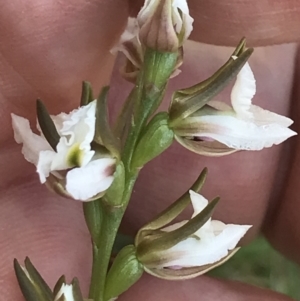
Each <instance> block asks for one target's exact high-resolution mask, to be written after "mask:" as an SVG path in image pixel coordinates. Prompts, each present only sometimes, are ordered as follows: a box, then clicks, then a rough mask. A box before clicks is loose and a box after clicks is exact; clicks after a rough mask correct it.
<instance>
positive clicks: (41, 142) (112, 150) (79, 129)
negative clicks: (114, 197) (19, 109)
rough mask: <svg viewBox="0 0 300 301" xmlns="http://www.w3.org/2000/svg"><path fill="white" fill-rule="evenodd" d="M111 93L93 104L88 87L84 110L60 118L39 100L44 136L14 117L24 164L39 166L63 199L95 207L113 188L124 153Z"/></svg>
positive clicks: (41, 179) (82, 102) (82, 101)
mask: <svg viewBox="0 0 300 301" xmlns="http://www.w3.org/2000/svg"><path fill="white" fill-rule="evenodd" d="M107 91H108V88H104V89H103V90H102V93H101V94H100V96H99V97H98V99H95V100H94V99H93V96H92V91H91V88H90V85H89V84H88V83H84V85H83V92H82V98H81V106H80V107H79V109H77V110H74V111H72V112H70V113H69V114H65V113H61V114H59V115H56V116H51V115H49V113H48V111H47V109H46V107H45V106H44V104H43V103H42V102H41V101H39V100H38V101H37V118H38V125H37V128H38V130H39V132H40V134H39V135H37V134H35V133H33V132H32V131H31V129H30V125H29V121H28V120H27V119H25V118H23V117H20V116H17V115H15V114H12V123H13V129H14V135H15V140H16V141H17V142H18V143H22V144H23V148H22V153H23V155H24V157H25V159H26V160H27V161H29V162H31V163H33V164H34V165H35V166H36V168H37V172H38V174H39V177H40V181H41V183H46V184H47V186H48V187H49V188H50V189H51V190H53V191H55V192H56V193H58V194H60V195H62V196H65V197H68V198H73V199H76V200H81V201H91V200H94V199H96V198H99V197H100V196H101V195H103V193H104V192H105V191H106V190H107V189H108V188H109V187H110V185H111V184H112V182H113V179H114V176H113V175H114V172H115V168H116V163H117V160H118V158H119V151H118V143H117V141H116V139H115V138H114V136H113V134H112V132H111V130H110V127H109V124H108V118H107V110H106V94H107Z"/></svg>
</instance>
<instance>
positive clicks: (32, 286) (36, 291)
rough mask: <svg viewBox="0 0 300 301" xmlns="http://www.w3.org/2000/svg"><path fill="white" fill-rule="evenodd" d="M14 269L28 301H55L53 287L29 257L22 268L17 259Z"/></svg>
mask: <svg viewBox="0 0 300 301" xmlns="http://www.w3.org/2000/svg"><path fill="white" fill-rule="evenodd" d="M14 269H15V273H16V276H17V280H18V283H19V286H20V288H21V291H22V293H23V296H24V298H25V299H26V301H53V294H52V291H51V289H50V288H49V286H48V285H47V283H46V282H45V281H44V279H43V278H42V277H41V275H40V274H39V272H38V271H37V270H36V268H35V267H34V266H33V264H32V263H31V262H30V260H29V258H28V257H26V259H25V267H24V268H22V267H21V266H20V264H19V263H18V261H17V260H16V259H15V260H14Z"/></svg>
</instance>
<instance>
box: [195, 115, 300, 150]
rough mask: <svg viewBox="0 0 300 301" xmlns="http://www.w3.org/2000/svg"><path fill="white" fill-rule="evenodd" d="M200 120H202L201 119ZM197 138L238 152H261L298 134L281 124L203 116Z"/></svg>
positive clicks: (230, 117)
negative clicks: (208, 140)
mask: <svg viewBox="0 0 300 301" xmlns="http://www.w3.org/2000/svg"><path fill="white" fill-rule="evenodd" d="M199 120H200V118H199ZM201 123H202V126H199V131H198V133H194V136H195V137H199V138H200V139H201V137H209V138H212V139H214V140H217V141H219V142H221V143H223V144H225V145H227V146H228V147H230V148H233V149H238V150H261V149H263V148H265V147H271V146H273V145H274V144H275V145H277V144H280V143H282V142H283V141H285V140H286V139H288V138H289V137H292V136H294V135H296V133H295V132H294V131H292V130H290V129H289V128H286V127H283V126H281V125H280V124H275V123H270V124H263V125H259V124H258V125H257V124H256V123H255V120H242V119H238V118H236V117H233V116H202V117H201Z"/></svg>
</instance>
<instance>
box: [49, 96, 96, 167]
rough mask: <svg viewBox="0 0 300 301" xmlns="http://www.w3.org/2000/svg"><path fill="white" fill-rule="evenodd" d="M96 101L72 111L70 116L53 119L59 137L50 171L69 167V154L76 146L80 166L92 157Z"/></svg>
mask: <svg viewBox="0 0 300 301" xmlns="http://www.w3.org/2000/svg"><path fill="white" fill-rule="evenodd" d="M95 114H96V100H94V101H92V102H90V103H89V104H88V105H86V106H83V107H80V108H79V109H77V110H74V111H72V112H71V113H70V114H65V113H62V114H59V115H57V116H55V117H54V118H53V120H54V121H55V123H56V124H60V126H58V127H57V130H58V132H59V134H60V136H61V138H60V140H59V143H58V145H57V147H56V150H57V156H55V157H54V158H53V161H52V165H51V170H64V169H67V168H70V167H73V166H70V164H69V162H68V156H69V152H70V151H71V150H72V149H73V148H74V147H76V146H78V148H79V150H80V151H81V166H85V165H86V164H87V163H88V162H90V160H91V159H92V157H93V155H94V151H91V142H92V140H93V138H94V135H95V122H96V118H95Z"/></svg>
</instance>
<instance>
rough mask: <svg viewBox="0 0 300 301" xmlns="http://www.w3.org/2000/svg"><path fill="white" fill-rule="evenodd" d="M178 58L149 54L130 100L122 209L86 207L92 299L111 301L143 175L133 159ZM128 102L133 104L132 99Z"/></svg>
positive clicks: (106, 204)
mask: <svg viewBox="0 0 300 301" xmlns="http://www.w3.org/2000/svg"><path fill="white" fill-rule="evenodd" d="M177 56H178V54H177V53H159V52H157V51H154V50H147V51H146V54H145V60H144V61H145V63H144V67H143V69H142V70H141V71H140V75H139V78H138V80H137V84H136V86H135V87H134V89H133V91H132V94H131V95H130V96H129V97H132V96H134V98H135V99H134V103H133V118H132V121H131V126H130V128H129V133H128V137H127V139H126V143H125V147H124V151H123V154H122V161H123V163H124V167H125V188H124V193H123V198H122V202H121V205H120V206H114V205H113V204H111V203H110V202H109V200H108V199H107V200H106V199H105V196H104V197H103V198H101V199H99V200H97V201H95V202H97V204H98V205H85V206H86V209H85V210H84V211H85V217H86V222H87V225H88V227H89V229H90V232H91V235H92V240H93V268H92V278H91V285H90V293H89V298H91V299H93V300H94V301H108V300H105V299H104V293H105V283H106V275H107V272H108V266H109V261H110V258H111V252H112V248H113V245H114V241H115V238H116V235H117V232H118V229H119V226H120V223H121V220H122V217H123V215H124V213H125V210H126V208H127V205H128V203H129V200H130V198H131V193H132V189H133V186H134V184H135V181H136V179H137V176H138V173H139V169H137V168H135V169H132V168H131V160H132V155H133V153H134V150H135V148H136V145H137V142H138V139H139V137H140V134H141V132H142V130H143V128H144V127H145V125H146V123H147V120H148V118H149V117H150V115H151V114H153V113H154V112H155V111H156V110H157V108H158V107H159V105H160V103H161V101H162V99H163V97H164V94H165V88H166V85H167V82H168V80H169V78H170V75H171V74H172V72H173V70H174V67H175V65H176V62H177ZM128 102H129V103H130V102H131V101H130V99H129V100H128ZM128 105H129V104H128ZM126 110H127V109H126V107H125V108H124V113H121V114H125V115H126V114H127V113H126ZM127 117H128V116H127ZM119 122H120V121H119ZM88 206H89V207H88ZM99 219H100V221H101V222H100V223H99ZM99 228H100V229H99Z"/></svg>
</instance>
